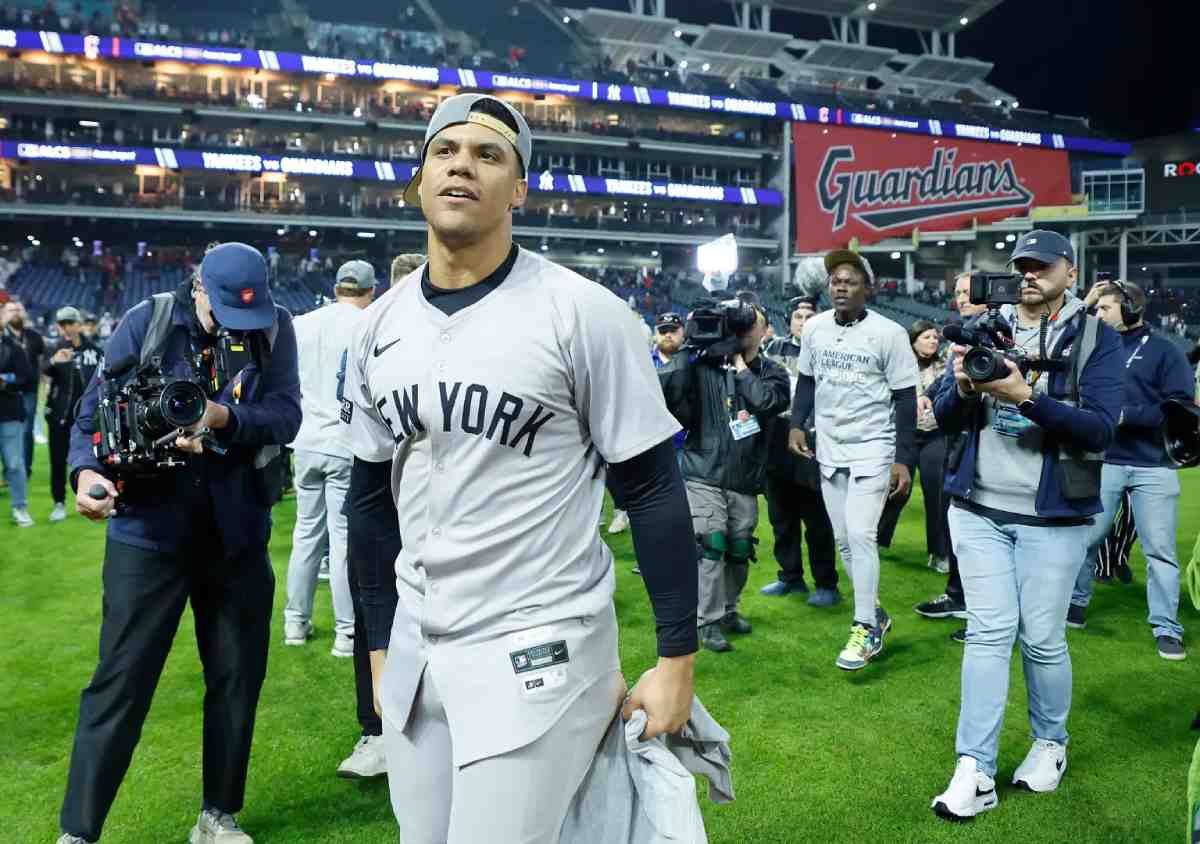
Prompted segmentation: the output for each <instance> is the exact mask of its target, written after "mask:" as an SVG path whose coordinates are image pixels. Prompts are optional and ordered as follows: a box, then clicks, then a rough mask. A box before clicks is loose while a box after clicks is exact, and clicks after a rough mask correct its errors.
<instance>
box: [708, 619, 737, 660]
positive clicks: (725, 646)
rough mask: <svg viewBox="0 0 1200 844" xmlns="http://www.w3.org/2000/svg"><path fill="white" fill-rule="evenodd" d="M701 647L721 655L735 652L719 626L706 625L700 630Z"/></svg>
mask: <svg viewBox="0 0 1200 844" xmlns="http://www.w3.org/2000/svg"><path fill="white" fill-rule="evenodd" d="M700 647H702V648H707V649H708V650H710V651H713V652H715V653H719V654H720V653H725V652H726V651H731V650H733V645H731V644H729V640H727V639H726V638H725V636H724V634H723V633H721V625H719V624H705V625H704V626H703V627H701V628H700Z"/></svg>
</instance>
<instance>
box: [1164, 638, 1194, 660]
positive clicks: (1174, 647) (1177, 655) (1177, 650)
mask: <svg viewBox="0 0 1200 844" xmlns="http://www.w3.org/2000/svg"><path fill="white" fill-rule="evenodd" d="M1157 642H1158V655H1159V656H1161V657H1162V658H1163V659H1169V660H1171V661H1172V662H1179V661H1181V660H1185V659H1187V651H1186V650H1184V649H1183V642H1181V641H1179V640H1178V639H1176V638H1175V637H1174V636H1159V637H1158V638H1157Z"/></svg>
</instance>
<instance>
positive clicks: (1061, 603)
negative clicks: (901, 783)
mask: <svg viewBox="0 0 1200 844" xmlns="http://www.w3.org/2000/svg"><path fill="white" fill-rule="evenodd" d="M1011 261H1012V263H1013V264H1014V266H1015V267H1016V270H1017V272H1018V273H1019V274H1020V275H1022V276H1023V277H1024V281H1023V287H1022V288H1021V292H1020V297H1021V302H1020V304H1019V305H1017V306H1015V307H1013V306H1010V305H1006V306H1004V307H1003V308H1000V309H999V310H998V317H999V319H1001V320H1003V322H1004V323H1005V324H1006V325H1007V326H1008V327H1009V329H1010V330H1011V333H1012V339H1013V342H1014V350H1015V351H1016V350H1019V351H1023V352H1024V354H1025V356H1027V357H1033V358H1037V357H1040V356H1041V354H1042V353H1041V349H1042V348H1043V347H1044V348H1045V349H1046V355H1047V356H1048V357H1049V359H1050V360H1052V361H1055V362H1056V363H1055V365H1054V368H1053V369H1050V370H1049V371H1044V370H1043V369H1029V370H1028V372H1027V374H1022V371H1021V368H1018V366H1017V365H1016V364H1015V363H1013V361H1012V360H1011V359H1007V360H1005V361H1004V363H1005V365H1006V367H1007V369H1008V375H1007V376H1006V377H1004V378H1000V379H998V380H994V381H987V382H976V381H972V380H971V378H970V377H968V375H967V373H966V371H964V368H963V357H964V355H965V354H966V353H967V351H968V349H967V348H965V347H963V346H961V345H955V346H954V347H953V355H954V358H953V360H954V377H955V381H956V383H955V385H954V386H952V387H949V388H947V389H944V390H942V391H941V392H939V393H938V395H937V398H936V400H935V401H934V414H935V415H936V416H937V420H938V425H939V427H941V429H942V430H944V431H945V432H946V435H947V437H949V438H951V442H952V443H953V445H952V446H951V448H950V454H951V456H950V458H949V460H948V461H947V466H946V492H947V493H948V494H949V495H951V496H952V497H953V499H954V501H953V504H952V506H951V508H950V514H949V521H950V535H951V536H952V537H953V541H954V550H955V552H956V553H957V554H958V563H959V567H960V571H961V575H962V582H963V588H964V591H965V593H966V609H967V641H966V651H965V653H964V656H963V665H962V704H961V708H960V711H959V721H958V736H957V741H956V745H957V752H958V757H959V759H958V766H957V768H956V770H955V772H954V776H953V778H952V779H951V781H950V785H949V787H948V788H947V789H946V791H945V792H943V793H942V794H940V795H938V796H937V797H935V798H934V800H933V810H934V812H935V813H936V814H937V815H939V816H940V817H943V818H946V819H949V820H962V819H965V818H970V817H974V816H975V815H977V814H979V813H980V812H984V811H987V810H989V809H993V808H995V806H996V803H997V797H996V784H995V780H994V779H993V777H994V776H995V774H996V761H997V760H996V757H997V751H998V745H999V741H1000V729H1001V726H1002V724H1003V720H1004V710H1005V706H1006V704H1007V699H1008V681H1009V662H1010V660H1011V659H1012V647H1013V642H1014V640H1017V639H1019V640H1020V646H1021V659H1022V662H1023V665H1024V669H1025V682H1026V686H1027V687H1028V691H1029V720H1030V726H1031V729H1032V732H1033V737H1034V742H1033V747H1032V748H1031V749H1030V751H1029V753H1028V754H1027V755H1026V757H1025V761H1024V762H1022V763H1021V765H1020V766H1019V767H1018V768H1017V770H1016V772H1015V773H1014V774H1013V782H1014V783H1015V784H1017V785H1020V786H1024V787H1026V788H1028V789H1029V790H1031V791H1034V792H1047V791H1053V790H1054V789H1056V788H1057V787H1058V784H1059V782H1060V781H1061V779H1062V775H1063V773H1064V772H1065V770H1066V767H1067V758H1066V754H1067V746H1066V745H1067V716H1068V714H1069V712H1070V708H1071V659H1070V656H1069V655H1068V653H1067V639H1066V624H1067V605H1068V603H1069V601H1070V598H1071V588H1072V586H1073V585H1074V583H1075V577H1076V575H1077V574H1078V573H1079V567H1080V566H1081V565H1082V564H1083V558H1084V555H1085V553H1086V551H1087V539H1088V535H1089V533H1090V531H1091V523H1092V518H1091V517H1092V516H1093V515H1095V514H1097V513H1099V512H1100V511H1101V509H1102V508H1101V504H1100V472H1099V467H1100V463H1099V461H1098V460H1097V459H1096V458H1095V456H1094V453H1095V452H1101V451H1103V450H1104V449H1106V448H1107V447H1108V445H1109V443H1111V442H1112V438H1113V431H1114V429H1115V427H1116V422H1117V416H1118V414H1119V413H1120V408H1121V380H1122V374H1123V373H1122V371H1121V362H1122V357H1121V344H1120V340H1119V339H1118V338H1117V335H1116V332H1114V331H1113V330H1112V329H1110V328H1109V327H1108V326H1105V325H1103V324H1100V323H1099V322H1098V321H1097V320H1096V318H1095V317H1091V316H1088V315H1087V314H1086V311H1085V308H1084V305H1083V302H1081V301H1080V300H1079V299H1076V298H1075V297H1074V296H1072V295H1070V294H1069V293H1068V292H1067V291H1068V290H1069V288H1070V287H1071V286H1072V284H1074V282H1075V278H1076V275H1077V272H1078V271H1077V269H1076V267H1075V251H1074V249H1073V248H1072V247H1071V244H1070V241H1068V240H1067V239H1066V238H1064V237H1062V236H1061V235H1058V234H1055V233H1054V232H1049V231H1039V230H1034V231H1031V232H1028V233H1026V234H1025V235H1023V236H1022V237H1021V238H1020V240H1018V241H1017V244H1016V248H1015V249H1014V251H1013V254H1012V258H1011ZM1043 340H1044V342H1043ZM1089 347H1090V348H1089ZM1089 452H1090V453H1092V454H1088V453H1089Z"/></svg>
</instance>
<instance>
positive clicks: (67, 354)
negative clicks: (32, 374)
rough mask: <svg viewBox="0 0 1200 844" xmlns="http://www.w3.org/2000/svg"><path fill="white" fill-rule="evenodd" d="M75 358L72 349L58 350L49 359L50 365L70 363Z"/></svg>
mask: <svg viewBox="0 0 1200 844" xmlns="http://www.w3.org/2000/svg"><path fill="white" fill-rule="evenodd" d="M73 357H75V352H74V351H73V350H72V349H59V350H58V351H57V352H55V353H54V356H53V357H52V358H50V362H51V363H70V362H71V358H73Z"/></svg>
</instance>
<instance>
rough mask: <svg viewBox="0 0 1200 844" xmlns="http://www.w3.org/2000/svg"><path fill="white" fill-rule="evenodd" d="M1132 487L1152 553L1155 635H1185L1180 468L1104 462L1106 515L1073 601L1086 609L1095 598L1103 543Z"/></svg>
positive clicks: (1141, 531) (1093, 536)
mask: <svg viewBox="0 0 1200 844" xmlns="http://www.w3.org/2000/svg"><path fill="white" fill-rule="evenodd" d="M1125 490H1129V498H1130V501H1131V503H1132V506H1133V523H1134V524H1135V525H1136V526H1137V530H1138V536H1139V537H1140V538H1141V541H1142V552H1143V553H1144V554H1145V555H1146V601H1147V603H1148V604H1149V605H1150V616H1149V619H1148V621H1149V622H1150V626H1151V627H1152V628H1154V635H1155V636H1171V637H1172V638H1175V639H1180V640H1182V639H1183V625H1182V624H1180V623H1179V558H1178V557H1177V556H1176V553H1175V528H1176V526H1177V524H1178V521H1179V474H1178V473H1177V472H1176V471H1175V470H1174V469H1167V468H1163V467H1156V466H1115V465H1112V464H1109V463H1105V464H1104V472H1103V475H1102V479H1101V483H1100V501H1101V503H1103V504H1104V513H1103V515H1100V516H1097V517H1096V523H1095V524H1094V525H1093V526H1092V531H1091V533H1090V534H1089V535H1088V552H1087V559H1086V560H1085V561H1084V564H1083V566H1082V567H1081V568H1080V569H1079V576H1078V577H1077V578H1076V580H1075V592H1074V594H1073V595H1071V603H1072V604H1074V605H1075V606H1078V607H1086V606H1087V605H1088V602H1090V601H1091V599H1092V573H1093V572H1094V571H1095V569H1096V555H1097V554H1098V553H1099V549H1100V545H1101V544H1103V542H1104V538H1105V537H1106V536H1108V532H1109V531H1110V530H1111V529H1112V524H1113V519H1115V518H1116V515H1117V508H1118V507H1119V506H1120V504H1121V496H1122V494H1123V493H1124V492H1125Z"/></svg>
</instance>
